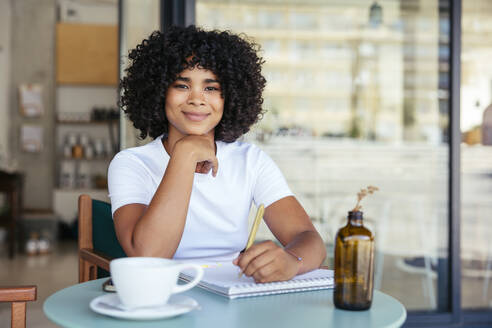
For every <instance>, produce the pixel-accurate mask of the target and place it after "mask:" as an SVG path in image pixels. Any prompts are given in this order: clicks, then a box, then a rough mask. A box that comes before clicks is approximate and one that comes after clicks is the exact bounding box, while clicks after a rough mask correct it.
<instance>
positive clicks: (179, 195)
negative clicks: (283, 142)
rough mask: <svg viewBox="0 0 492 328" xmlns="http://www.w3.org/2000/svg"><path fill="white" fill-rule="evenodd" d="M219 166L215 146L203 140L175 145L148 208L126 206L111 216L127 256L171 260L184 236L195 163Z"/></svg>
mask: <svg viewBox="0 0 492 328" xmlns="http://www.w3.org/2000/svg"><path fill="white" fill-rule="evenodd" d="M201 162H208V163H211V165H207V166H211V167H212V168H213V173H214V175H215V174H216V172H217V168H218V163H217V158H216V157H215V143H214V142H213V140H210V139H209V138H208V137H204V136H187V137H185V138H183V139H181V140H180V141H178V142H177V143H176V144H175V146H174V147H173V150H172V152H171V158H170V160H169V163H168V166H167V168H166V171H165V173H164V176H163V178H162V180H161V183H160V184H159V187H158V188H157V190H156V192H155V194H154V196H153V198H152V200H151V202H150V204H149V205H148V206H146V205H142V204H128V205H125V206H122V207H121V208H119V209H118V210H116V212H115V213H114V223H115V229H116V235H117V237H118V240H119V242H120V244H121V246H122V247H123V250H124V251H125V253H126V254H127V255H128V256H154V257H165V258H172V257H173V255H174V253H175V252H176V249H177V248H178V245H179V242H180V241H181V236H182V234H183V229H184V225H185V222H186V214H187V213H188V205H189V201H190V196H191V190H192V186H193V177H194V173H195V170H196V169H197V163H201Z"/></svg>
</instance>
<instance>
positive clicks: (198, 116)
mask: <svg viewBox="0 0 492 328" xmlns="http://www.w3.org/2000/svg"><path fill="white" fill-rule="evenodd" d="M183 114H184V115H185V116H186V118H187V119H189V120H190V121H193V122H200V121H203V120H204V119H206V118H207V117H208V116H209V115H210V114H204V113H192V112H183Z"/></svg>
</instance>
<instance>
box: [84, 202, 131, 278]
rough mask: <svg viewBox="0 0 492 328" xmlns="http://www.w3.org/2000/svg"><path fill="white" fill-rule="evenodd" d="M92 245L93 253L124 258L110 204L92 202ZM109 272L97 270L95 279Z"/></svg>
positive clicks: (107, 274)
mask: <svg viewBox="0 0 492 328" xmlns="http://www.w3.org/2000/svg"><path fill="white" fill-rule="evenodd" d="M92 245H93V247H94V251H96V252H99V253H102V254H105V255H107V256H109V257H111V258H119V257H126V254H125V251H124V250H123V248H121V245H120V243H119V241H118V238H116V231H115V229H114V222H113V216H112V215H111V204H109V203H107V202H103V201H100V200H97V199H93V200H92ZM107 276H109V272H108V271H106V270H104V269H101V268H98V269H97V277H98V278H102V277H107Z"/></svg>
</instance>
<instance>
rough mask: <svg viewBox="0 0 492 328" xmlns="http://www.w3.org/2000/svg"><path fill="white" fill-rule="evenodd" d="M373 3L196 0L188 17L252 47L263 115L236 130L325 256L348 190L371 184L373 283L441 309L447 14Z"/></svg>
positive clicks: (411, 304) (434, 8)
mask: <svg viewBox="0 0 492 328" xmlns="http://www.w3.org/2000/svg"><path fill="white" fill-rule="evenodd" d="M377 3H378V5H379V6H380V7H381V8H380V9H381V12H377V13H375V14H374V13H373V14H372V16H371V12H370V8H371V4H372V2H368V1H363V0H360V1H351V2H350V3H341V2H338V1H315V0H309V1H296V0H289V1H283V2H278V1H263V2H258V1H253V0H246V1H219V0H197V1H196V22H197V25H199V26H202V27H205V28H221V29H231V30H232V31H234V32H238V33H240V32H244V33H246V34H247V35H248V36H250V37H252V38H254V40H256V42H258V43H259V44H261V45H262V49H263V53H262V55H263V56H264V59H265V61H266V62H265V65H264V74H265V76H266V78H267V87H266V90H265V94H264V96H265V103H264V107H265V109H266V110H267V113H266V114H265V116H264V119H263V120H262V121H261V122H260V123H259V124H258V125H257V126H256V127H255V128H254V129H253V130H252V131H251V132H250V133H249V134H248V135H247V136H246V140H248V141H250V142H255V143H258V144H259V145H260V147H261V148H262V149H264V150H265V151H266V152H268V153H269V154H270V156H271V157H272V158H273V159H274V160H275V161H276V162H277V164H278V165H279V166H280V168H281V169H282V171H283V172H284V174H285V175H286V178H287V180H288V182H289V185H290V187H291V188H292V190H293V191H294V193H295V194H296V196H297V197H298V199H299V200H300V201H301V203H302V204H303V206H304V207H305V208H306V210H307V211H308V214H309V215H310V217H311V219H312V220H313V222H314V224H315V225H316V227H317V228H318V230H319V231H320V233H321V234H322V236H323V238H324V240H325V242H326V244H327V247H328V248H329V254H331V253H332V252H331V247H332V245H333V238H334V235H335V233H336V230H337V229H338V228H339V227H340V226H341V225H342V224H343V222H344V217H345V216H346V212H347V211H348V210H349V209H350V208H351V207H353V203H354V195H355V193H356V192H357V191H358V190H359V189H360V188H362V187H366V186H367V185H377V186H378V187H379V188H380V190H381V192H380V193H379V194H378V195H375V196H374V198H372V199H371V200H370V202H369V201H368V202H367V203H366V205H365V208H364V211H365V217H367V221H368V225H370V226H371V229H372V231H374V232H375V233H376V238H377V245H376V247H377V250H378V251H377V253H378V254H377V259H376V281H375V285H376V288H380V289H382V290H383V291H384V292H387V293H389V294H390V295H393V296H395V297H397V298H398V299H400V300H401V301H402V302H403V303H404V304H405V306H406V307H407V309H410V310H412V309H425V310H445V308H446V304H438V301H437V300H438V295H437V289H436V284H437V273H436V272H437V268H438V266H439V265H440V264H441V265H442V263H445V261H446V257H447V245H448V239H447V227H448V224H447V220H448V211H447V206H448V196H447V195H448V143H447V142H448V138H447V128H448V119H447V117H448V96H447V88H448V85H449V81H448V67H449V65H448V64H449V44H448V40H449V37H448V33H449V18H448V16H449V15H448V13H447V12H446V8H445V7H444V8H443V7H442V6H441V7H440V5H439V2H438V1H389V0H388V1H377ZM238 13H240V14H238ZM371 17H372V18H371ZM261 233H262V237H263V238H271V236H270V235H269V234H268V230H267V229H266V227H263V229H262V230H261ZM327 263H328V264H329V263H330V259H328V260H327ZM444 265H445V264H444ZM443 271H446V270H443ZM383 273H384V274H383ZM446 278H447V277H445V276H441V277H440V279H446Z"/></svg>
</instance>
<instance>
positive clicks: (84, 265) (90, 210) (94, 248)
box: [79, 195, 126, 282]
mask: <svg viewBox="0 0 492 328" xmlns="http://www.w3.org/2000/svg"><path fill="white" fill-rule="evenodd" d="M119 257H126V254H125V252H124V251H123V249H122V248H121V245H120V243H119V242H118V239H117V238H116V231H115V229H114V223H113V218H112V215H111V205H110V204H109V203H107V202H103V201H100V200H95V199H91V198H90V196H88V195H81V196H80V197H79V281H81V282H82V281H88V280H91V279H95V278H101V277H107V276H109V272H108V271H107V270H108V269H109V261H110V260H111V259H113V258H119ZM96 267H97V271H96Z"/></svg>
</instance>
